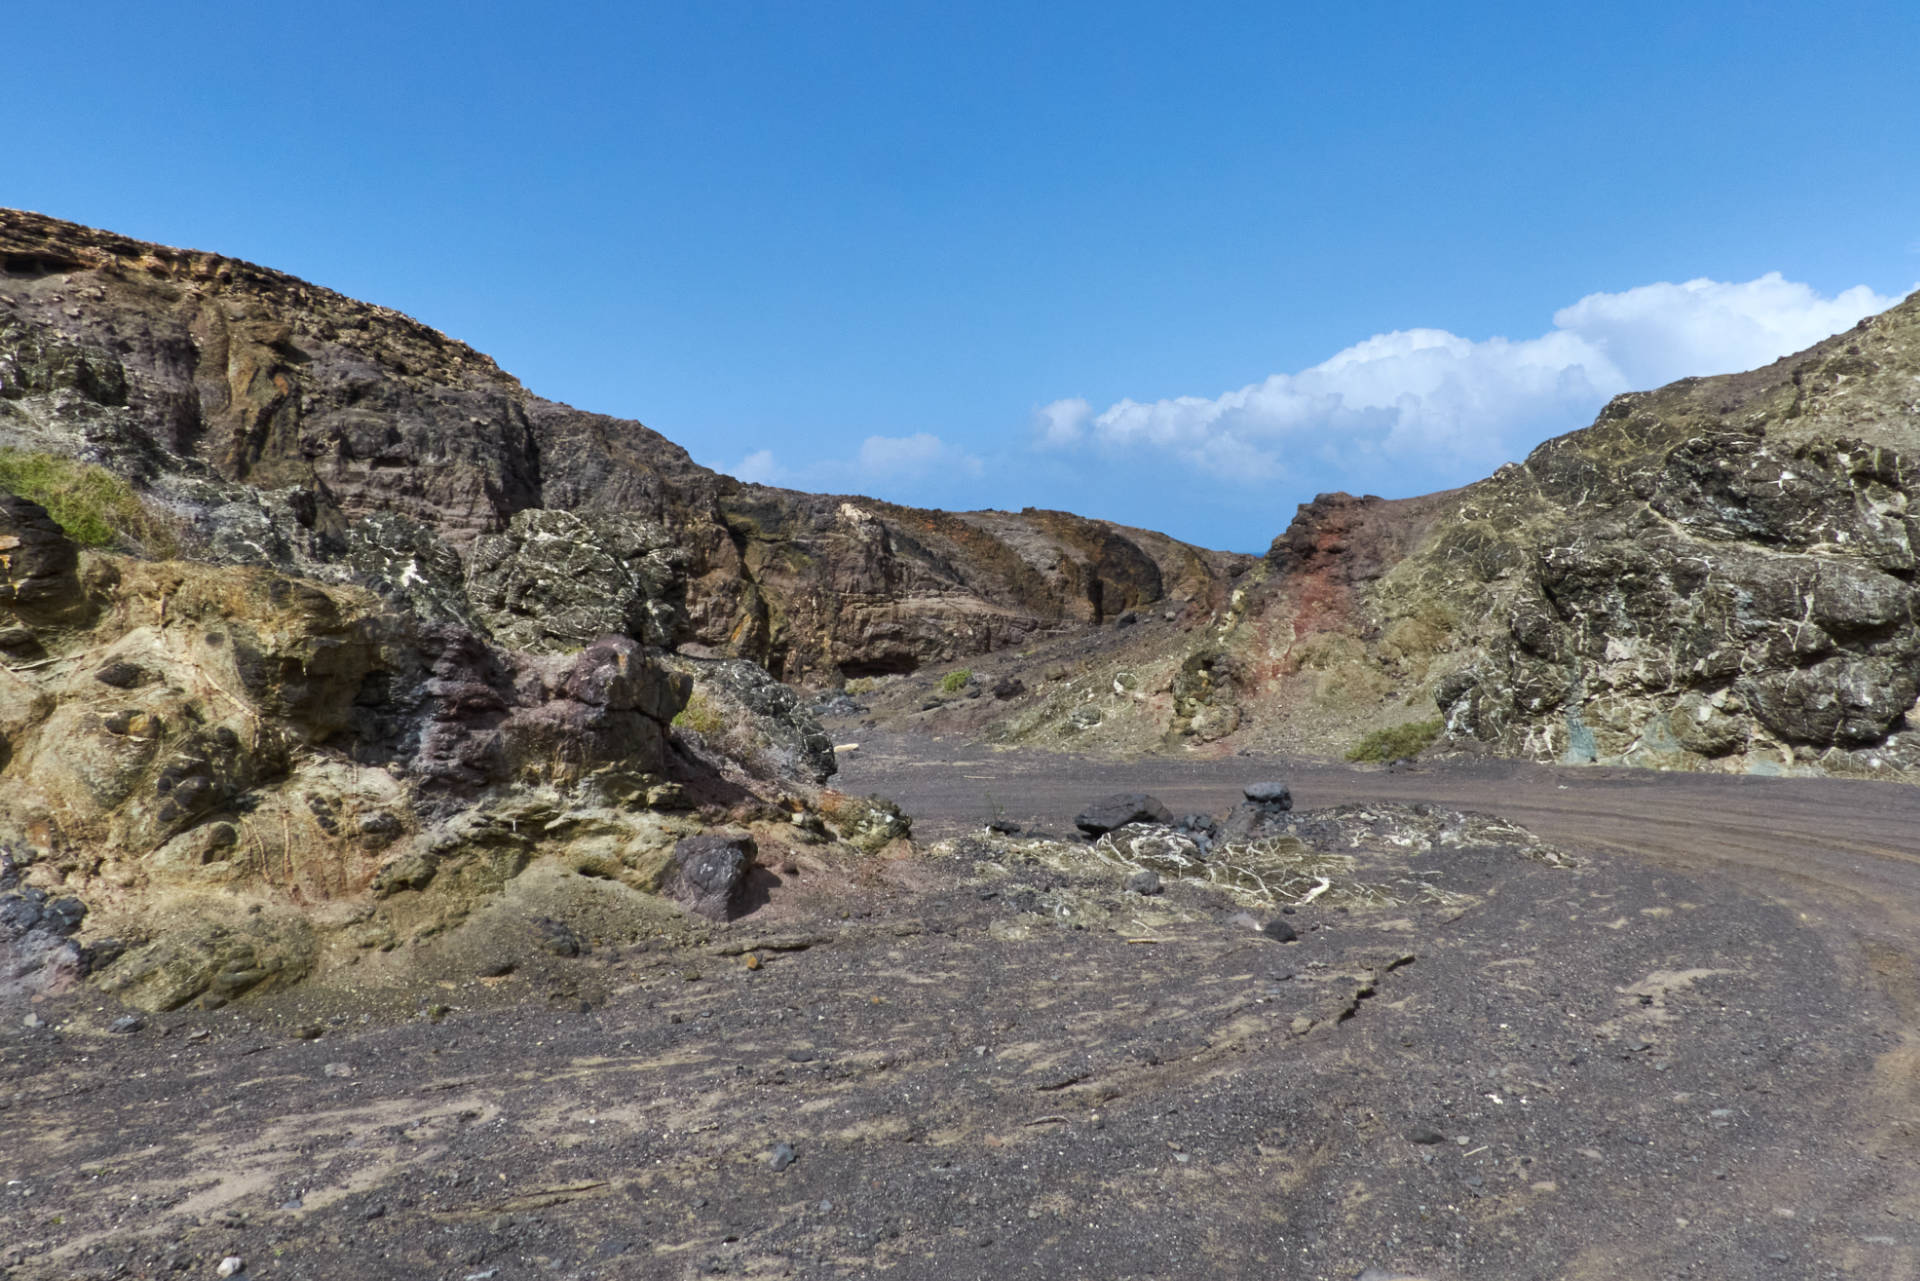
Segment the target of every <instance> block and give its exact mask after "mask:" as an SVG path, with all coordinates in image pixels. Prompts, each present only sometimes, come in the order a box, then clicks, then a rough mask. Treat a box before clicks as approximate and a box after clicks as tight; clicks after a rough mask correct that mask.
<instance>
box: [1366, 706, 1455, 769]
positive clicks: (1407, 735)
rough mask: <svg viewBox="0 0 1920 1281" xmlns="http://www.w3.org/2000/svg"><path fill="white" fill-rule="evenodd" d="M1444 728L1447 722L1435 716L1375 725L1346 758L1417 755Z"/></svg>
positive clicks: (1380, 760) (1377, 759)
mask: <svg viewBox="0 0 1920 1281" xmlns="http://www.w3.org/2000/svg"><path fill="white" fill-rule="evenodd" d="M1445 728H1446V723H1445V722H1444V721H1442V720H1441V719H1440V718H1439V717H1435V718H1434V719H1432V720H1430V721H1408V722H1407V723H1406V724H1404V725H1394V726H1390V727H1388V728H1387V729H1377V730H1374V731H1373V732H1372V733H1371V734H1368V735H1366V736H1365V737H1364V738H1362V739H1361V740H1360V741H1359V742H1358V743H1355V744H1354V745H1353V750H1352V751H1350V752H1348V753H1347V759H1348V760H1350V761H1372V762H1375V763H1384V762H1386V761H1397V760H1399V759H1400V758H1401V757H1403V756H1418V755H1419V754H1420V753H1421V752H1424V751H1425V750H1426V749H1427V748H1428V747H1431V746H1432V745H1433V740H1434V739H1436V738H1439V737H1440V731H1441V730H1442V729H1445Z"/></svg>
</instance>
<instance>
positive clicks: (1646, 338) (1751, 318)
mask: <svg viewBox="0 0 1920 1281" xmlns="http://www.w3.org/2000/svg"><path fill="white" fill-rule="evenodd" d="M1898 301H1899V299H1897V298H1882V297H1881V296H1880V295H1879V294H1877V293H1875V292H1874V291H1873V290H1871V289H1869V288H1867V287H1866V286H1865V285H1855V286H1854V287H1853V288H1852V289H1848V290H1846V291H1844V292H1842V293H1840V294H1838V295H1836V296H1835V297H1832V298H1822V297H1821V296H1820V295H1819V294H1818V293H1816V292H1815V291H1814V289H1813V287H1812V286H1810V285H1803V284H1800V283H1798V282H1796V281H1791V280H1787V279H1784V278H1783V277H1782V276H1781V275H1780V273H1779V272H1777V271H1770V272H1768V273H1767V274H1766V275H1764V276H1762V277H1760V278H1759V279H1758V280H1749V281H1747V282H1746V283H1745V284H1722V283H1720V282H1719V281H1717V280H1689V281H1687V282H1686V283H1685V284H1683V285H1670V284H1658V285H1642V286H1640V287H1639V288H1638V289H1629V290H1627V291H1626V292H1625V293H1620V294H1588V295H1587V296H1586V297H1585V298H1582V299H1581V300H1580V301H1579V302H1577V303H1575V304H1573V306H1571V307H1563V308H1561V309H1560V310H1559V311H1557V312H1555V313H1554V314H1553V323H1554V324H1555V325H1557V326H1558V327H1559V328H1561V329H1563V330H1567V331H1569V332H1571V333H1575V334H1578V335H1580V336H1581V337H1582V338H1584V339H1585V340H1586V341H1588V342H1590V343H1592V344H1593V345H1594V346H1595V347H1597V348H1598V349H1600V350H1601V351H1604V352H1606V353H1607V355H1608V356H1609V357H1611V358H1612V359H1613V360H1614V361H1615V363H1617V364H1618V365H1619V366H1620V368H1621V369H1622V370H1623V371H1625V373H1626V375H1627V377H1628V378H1629V379H1631V380H1632V381H1633V383H1634V385H1635V386H1644V387H1657V386H1659V385H1661V384H1662V383H1669V382H1672V381H1673V380H1674V379H1676V378H1685V377H1687V376H1688V375H1706V374H1731V373H1736V372H1738V371H1739V370H1742V369H1753V368H1755V367H1757V366H1759V365H1764V364H1768V363H1770V362H1772V361H1775V360H1778V359H1779V358H1780V357H1782V356H1785V355H1789V354H1791V353H1793V352H1796V351H1799V350H1801V349H1802V348H1805V347H1810V346H1812V345H1813V344H1814V343H1817V342H1819V341H1820V340H1821V339H1822V338H1826V337H1829V336H1830V335H1833V334H1837V333H1839V332H1840V331H1841V330H1842V329H1845V328H1847V327H1848V326H1849V325H1852V324H1853V323H1854V322H1856V321H1858V320H1859V319H1860V318H1861V317H1862V316H1870V315H1872V314H1873V313H1874V312H1876V311H1885V310H1886V309H1887V308H1888V307H1891V306H1893V304H1894V303H1896V302H1898Z"/></svg>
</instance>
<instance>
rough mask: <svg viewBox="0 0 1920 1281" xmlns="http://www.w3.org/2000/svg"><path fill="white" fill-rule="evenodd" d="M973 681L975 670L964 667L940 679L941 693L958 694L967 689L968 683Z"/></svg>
mask: <svg viewBox="0 0 1920 1281" xmlns="http://www.w3.org/2000/svg"><path fill="white" fill-rule="evenodd" d="M972 679H973V670H972V669H971V668H967V667H962V668H959V669H958V670H956V671H951V672H948V673H947V674H946V675H945V676H942V677H941V678H940V692H941V693H942V694H958V693H959V692H960V691H961V690H963V689H965V688H966V687H967V682H968V681H970V680H972Z"/></svg>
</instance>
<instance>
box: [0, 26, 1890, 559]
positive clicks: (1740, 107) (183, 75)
mask: <svg viewBox="0 0 1920 1281" xmlns="http://www.w3.org/2000/svg"><path fill="white" fill-rule="evenodd" d="M5 25H6V28H7V37H6V38H7V42H8V44H9V45H10V46H12V48H13V49H14V50H15V51H16V53H17V52H18V51H21V50H30V51H33V52H32V56H31V57H20V56H16V57H14V58H12V59H10V71H9V74H8V75H7V76H6V77H4V78H0V112H4V117H5V118H6V119H7V120H9V121H10V122H11V123H12V126H13V127H12V129H11V130H10V133H11V135H12V141H11V144H10V147H9V152H10V154H9V157H8V163H7V164H6V166H5V167H4V170H0V204H9V205H14V206H19V207H25V208H30V209H37V210H40V211H42V212H45V213H49V214H54V215H57V216H60V217H66V218H72V219H75V220H78V221H82V222H87V223H92V224H95V225H101V226H107V227H112V228H114V229H116V230H119V231H122V232H126V233H129V234H133V235H137V236H141V237H144V238H148V239H154V240H160V241H166V242H170V243H175V244H185V245H191V246H194V247H199V248H207V249H216V250H219V251H222V252H225V253H229V254H233V255H236V256H240V257H244V258H249V259H253V260H255V261H258V262H262V263H266V264H268V265H271V266H275V267H279V268H281V269H284V270H287V271H291V272H294V273H296V274H298V275H301V276H304V277H307V278H309V279H311V280H314V281H316V282H318V283H321V284H325V285H328V286H330V287H332V288H335V289H339V290H341V291H343V292H346V293H350V294H353V295H356V296H359V297H363V298H367V299H369V300H372V301H376V302H380V303H384V304H386V305H389V306H393V307H397V308H400V309H401V310H404V311H407V312H409V313H411V314H413V315H415V316H417V317H419V318H420V319H422V320H424V321H426V322H427V323H429V324H432V325H434V326H436V327H438V328H440V329H443V330H445V331H446V332H448V333H450V334H452V335H453V336H455V337H457V338H460V339H463V340H465V341H467V342H470V343H472V344H473V345H475V346H476V347H479V348H481V349H482V350H484V351H487V352H489V353H490V354H492V355H493V356H494V357H495V358H497V359H498V360H499V361H500V363H501V364H502V365H503V366H504V367H505V368H507V369H508V370H510V371H511V372H513V373H514V374H516V375H517V376H519V377H520V378H521V379H522V380H523V381H525V382H526V383H527V384H528V385H529V386H530V387H531V388H532V389H533V390H534V391H536V392H538V393H540V394H542V395H546V396H549V397H552V398H554V399H557V400H564V401H567V402H569V403H572V404H576V405H579V406H581V407H583V408H589V409H595V410H601V411H604V412H609V413H617V414H622V415H626V416H630V417H635V418H639V419H641V420H642V421H644V422H646V423H647V424H648V425H649V426H652V427H654V428H655V429H657V430H659V431H662V432H664V433H666V434H667V435H668V436H670V437H672V438H673V439H675V440H677V441H679V442H680V443H682V444H683V445H685V446H686V447H687V448H688V449H689V450H690V451H691V452H692V453H693V455H694V456H695V457H696V458H697V459H699V460H700V461H702V462H705V463H708V464H709V465H712V466H716V467H719V468H721V469H723V470H729V471H733V472H735V473H736V474H742V475H745V476H748V477H749V478H754V479H765V480H770V481H775V482H779V483H790V484H794V485H798V486H801V487H806V488H821V489H831V490H836V491H843V492H860V493H870V494H874V495H876V496H879V497H884V498H890V499H895V500H897V501H903V502H914V503H923V504H933V505H941V506H949V507H986V506H991V507H1007V508H1017V507H1020V506H1025V505H1029V504H1031V505H1038V506H1048V507H1060V508H1066V509H1069V510H1075V511H1080V512H1084V513H1086V514H1089V515H1096V516H1105V517H1109V518H1112V519H1116V520H1121V521H1125V522H1127V523H1131V524H1138V525H1147V526H1152V527H1156V528H1161V529H1165V530H1167V531H1169V532H1171V533H1174V534H1176V535H1178V536H1181V537H1184V538H1188V539H1191V540H1194V541H1198V542H1203V543H1207V544H1210V545H1214V546H1226V547H1234V548H1239V549H1244V550H1259V549H1263V548H1264V547H1265V545H1266V544H1267V542H1268V541H1269V540H1270V539H1271V538H1272V537H1273V535H1274V534H1276V533H1278V532H1279V531H1280V530H1281V529H1282V528H1283V527H1284V526H1285V525H1286V523H1287V520H1288V519H1289V518H1290V516H1291V514H1292V511H1293V507H1294V504H1295V503H1298V502H1301V501H1304V500H1305V499H1307V498H1310V497H1311V496H1312V495H1313V494H1314V493H1316V492H1318V491H1320V490H1323V489H1335V488H1345V489H1350V490H1355V491H1371V492H1378V493H1384V494H1388V495H1399V494H1409V493H1417V492H1423V491H1426V490H1431V489H1435V488H1441V487H1444V486H1449V485H1454V484H1459V483H1462V482H1464V481H1467V480H1470V479H1473V478H1475V477H1477V476H1479V475H1483V474H1485V472H1487V471H1488V470H1490V469H1491V467H1492V466H1494V465H1497V464H1498V463H1499V462H1500V461H1503V460H1505V459H1507V458H1510V457H1517V456H1519V455H1521V454H1524V452H1525V451H1526V449H1527V448H1529V447H1531V445H1533V444H1534V443H1537V441H1538V440H1540V439H1543V438H1544V437H1546V436H1548V435H1552V434H1556V433H1558V432H1560V431H1563V430H1568V429H1571V428H1573V427H1576V426H1581V425H1584V423H1585V422H1587V421H1588V420H1590V419H1591V417H1592V414H1593V413H1594V411H1595V410H1596V409H1597V408H1598V406H1599V404H1600V403H1602V402H1603V401H1604V399H1605V397H1606V396H1607V395H1609V394H1611V393H1612V392H1613V391H1617V390H1622V389H1624V388H1626V387H1631V386H1641V385H1648V384H1650V383H1652V382H1657V381H1662V380H1664V379H1666V378H1670V377H1674V376H1678V375H1679V374H1683V373H1690V372H1699V373H1706V372H1715V371H1716V370H1717V369H1718V368H1733V367H1739V366H1744V365H1747V364H1753V363H1758V362H1759V361H1762V360H1765V359H1770V358H1772V356H1774V355H1778V354H1782V353H1783V352H1784V351H1786V350H1789V349H1793V348H1797V347H1799V346H1803V345H1805V343H1806V342H1807V341H1811V340H1812V339H1813V338H1817V337H1819V336H1821V335H1822V334H1823V333H1825V332H1829V331H1830V328H1829V327H1831V328H1838V327H1844V325H1846V324H1848V323H1851V321H1852V320H1853V319H1855V318H1857V317H1858V315H1860V314H1864V313H1865V312H1866V311H1868V310H1874V309H1878V308H1879V307H1881V306H1885V305H1887V304H1888V303H1890V302H1891V301H1892V300H1894V299H1896V298H1897V297H1899V296H1901V295H1903V294H1904V293H1906V292H1907V291H1908V290H1909V289H1911V288H1913V287H1914V285H1915V283H1916V281H1920V93H1917V92H1916V91H1915V87H1914V86H1915V70H1914V69H1915V68H1916V67H1920V5H1915V4H1913V3H1912V2H1911V0H1904V2H1903V3H1859V4H1854V5H1850V6H1846V7H1844V8H1838V7H1832V6H1827V5H1814V4H1792V5H1782V4H1771V5H1770V4H1764V3H1746V4H1738V5H1734V4H1710V3H1701V4H1689V5H1673V4H1671V3H1662V4H1641V3H1615V4H1611V5H1606V6H1591V7H1589V6H1580V7H1575V6H1562V5H1541V4H1527V5H1518V4H1515V5H1508V4H1482V5H1457V6H1439V5H1431V4H1395V3H1370V4H1359V5H1348V6H1294V5H1277V4H1268V5H1257V6H1256V5H1233V6H1211V7H1202V8H1201V9H1200V11H1198V12H1196V11H1195V7H1193V6H1171V5H1167V6H1149V5H1133V4H1127V3H1122V2H1119V0H1108V2H1106V3H1101V4H1077V3H1056V4H1052V5H1046V6H1035V5H1031V4H1020V5H1011V4H1008V5H1000V4H972V5H964V6H956V5H950V4H949V5H937V6H936V5H920V4H903V3H892V4H809V5H790V4H773V3H765V4H752V5H748V4H729V3H701V4H686V5H648V4H623V5H613V4H596V3H581V4H576V5H574V6H572V7H569V8H565V9H561V8H558V7H549V6H533V5H524V6H512V5H498V4H493V5H490V4H485V3H463V4H459V5H454V4H411V5H409V4H404V3H401V4H382V5H370V4H369V5H355V4H334V5H327V6H300V7H298V8H295V7H293V6H276V5H256V6H250V7H246V8H237V7H233V6H226V5H211V4H187V3H182V4H157V5H156V4H152V3H145V4H139V5H135V4H96V3H87V2H86V0H65V2H63V3H62V4H59V5H38V6H32V7H31V8H24V7H22V8H20V9H19V10H18V11H15V12H10V13H9V16H8V19H7V22H6V24H5ZM1773 273H1777V276H1776V275H1773ZM1663 282H1664V284H1665V285H1666V286H1667V287H1666V288H1660V287H1658V286H1660V285H1662V284H1663ZM1687 282H1695V283H1693V284H1692V285H1691V286H1689V285H1687ZM1583 300H1585V301H1583ZM1776 349H1777V350H1776Z"/></svg>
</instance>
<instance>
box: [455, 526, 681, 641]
mask: <svg viewBox="0 0 1920 1281" xmlns="http://www.w3.org/2000/svg"><path fill="white" fill-rule="evenodd" d="M686 595H687V580H686V555H685V554H684V553H683V552H681V551H680V549H679V548H678V547H677V546H676V545H675V542H674V537H673V533H672V531H671V530H669V529H667V528H666V526H664V525H659V524H656V523H653V522H651V521H643V520H635V519H633V518H631V517H626V516H592V517H581V516H576V515H574V514H573V513H571V512H561V511H545V510H534V511H523V512H518V513H516V514H515V515H514V517H513V519H512V521H511V522H510V523H509V524H508V527H507V531H506V532H505V533H504V534H489V535H484V536H482V537H481V538H480V539H478V540H477V541H476V542H475V543H474V546H473V553H472V556H471V558H470V560H469V563H468V566H467V598H468V600H469V601H470V602H471V604H472V607H473V611H474V613H475V614H476V615H477V616H478V617H479V618H480V619H481V621H482V622H484V623H485V624H486V626H487V629H488V630H489V631H491V632H492V633H493V635H494V637H495V638H496V639H497V640H499V641H501V642H502V643H503V644H506V645H509V646H511V647H513V648H515V649H526V650H533V651H535V652H556V651H558V652H564V651H567V650H572V649H578V648H580V647H581V646H582V645H585V644H588V643H589V642H591V641H593V640H594V639H596V638H597V637H601V636H606V635H608V634H611V633H618V634H624V635H628V636H632V637H634V638H635V639H637V640H639V641H641V642H643V643H645V644H648V645H657V646H670V645H672V644H673V643H674V642H676V641H678V640H680V639H682V638H683V637H684V635H685V633H686V628H687V615H686Z"/></svg>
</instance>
